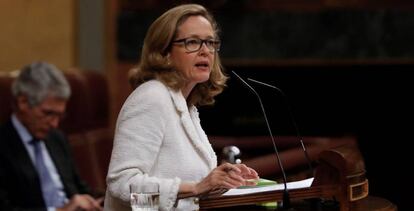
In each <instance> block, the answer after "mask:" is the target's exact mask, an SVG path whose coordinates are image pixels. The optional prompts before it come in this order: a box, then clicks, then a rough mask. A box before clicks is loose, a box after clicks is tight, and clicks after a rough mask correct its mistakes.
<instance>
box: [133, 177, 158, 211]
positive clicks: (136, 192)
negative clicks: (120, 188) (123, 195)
mask: <svg viewBox="0 0 414 211" xmlns="http://www.w3.org/2000/svg"><path fill="white" fill-rule="evenodd" d="M129 189H130V193H131V195H130V196H131V197H130V199H131V200H130V201H131V208H132V211H158V208H159V198H160V193H159V186H158V183H152V182H151V183H146V184H144V185H137V184H131V185H130V186H129Z"/></svg>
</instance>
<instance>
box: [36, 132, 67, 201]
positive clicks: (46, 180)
mask: <svg viewBox="0 0 414 211" xmlns="http://www.w3.org/2000/svg"><path fill="white" fill-rule="evenodd" d="M31 143H32V145H33V148H34V154H35V165H36V169H37V172H38V174H39V178H40V183H41V185H42V192H43V199H44V200H45V203H46V206H47V207H62V206H63V205H64V199H63V197H61V196H60V195H59V190H58V188H57V187H56V185H55V183H54V182H53V180H52V175H51V174H50V172H49V170H48V169H47V168H46V165H45V161H44V158H43V153H42V148H41V141H39V140H33V141H32V142H31Z"/></svg>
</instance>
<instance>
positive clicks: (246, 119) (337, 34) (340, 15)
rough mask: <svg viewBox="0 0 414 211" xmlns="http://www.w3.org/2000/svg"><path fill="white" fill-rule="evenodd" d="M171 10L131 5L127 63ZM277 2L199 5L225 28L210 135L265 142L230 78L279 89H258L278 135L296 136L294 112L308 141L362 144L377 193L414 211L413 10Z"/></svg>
mask: <svg viewBox="0 0 414 211" xmlns="http://www.w3.org/2000/svg"><path fill="white" fill-rule="evenodd" d="M166 2H167V3H163V2H158V3H155V4H152V5H149V6H148V5H146V6H145V5H144V6H142V5H141V6H138V5H137V4H134V3H133V1H124V3H125V4H124V7H123V8H122V9H121V12H120V13H119V16H118V29H117V33H118V35H117V36H118V59H119V60H120V61H121V62H126V63H128V62H132V63H133V62H137V61H138V58H139V52H140V50H141V46H142V41H143V38H144V36H145V33H146V30H147V28H148V27H149V25H150V23H152V21H153V20H155V18H156V17H157V16H158V15H160V14H161V13H162V12H164V11H165V10H166V8H169V7H170V6H172V5H176V4H177V3H171V1H166ZM195 2H197V1H195ZM213 2H215V3H213ZM275 2H276V3H269V1H266V0H260V1H249V0H244V1H212V2H207V3H205V2H202V1H201V2H200V1H199V2H197V3H201V4H204V5H205V6H207V7H208V8H210V10H211V11H212V12H213V14H214V15H215V17H216V19H217V21H218V22H219V25H220V28H221V32H220V38H221V40H222V43H223V44H222V48H221V51H220V55H221V57H222V61H223V64H224V67H225V69H226V72H227V74H228V75H229V76H230V80H229V83H228V87H227V88H226V89H225V91H224V92H223V93H222V94H221V95H219V96H218V97H217V98H216V104H215V106H214V107H203V108H201V109H200V116H201V119H202V125H203V127H204V129H205V131H206V133H207V134H208V135H230V136H253V135H267V134H268V132H267V130H266V126H265V124H264V120H263V116H262V114H261V110H260V106H259V103H258V101H257V98H256V97H255V96H254V95H253V94H252V93H251V92H250V91H249V90H248V89H247V88H246V87H245V86H244V85H242V84H241V83H240V82H239V81H237V79H236V78H235V77H234V76H233V75H231V74H230V71H231V70H234V71H235V72H237V73H238V74H239V75H240V76H242V77H243V78H245V79H246V78H248V77H249V78H253V79H257V80H260V81H263V82H266V83H269V84H273V85H275V86H277V87H279V88H280V89H282V90H283V91H284V92H285V94H286V98H284V97H282V96H281V95H280V94H278V93H277V92H275V91H273V90H270V89H268V88H264V87H260V86H257V85H255V86H254V87H255V88H256V89H257V91H258V92H259V93H260V94H261V96H262V99H263V102H264V104H265V107H266V111H267V113H268V115H269V122H270V124H271V126H272V130H273V133H274V135H296V132H295V130H294V128H293V125H292V122H291V119H290V118H291V117H290V115H289V112H288V111H289V110H288V109H291V111H292V113H293V115H294V118H295V120H296V122H297V125H298V127H299V131H300V133H301V135H302V136H343V135H353V136H355V137H357V139H358V144H359V146H360V150H361V152H362V154H363V156H364V159H365V163H366V168H367V176H368V179H369V183H370V194H371V195H376V196H382V197H385V198H387V199H389V200H390V201H392V202H393V203H395V204H396V205H397V206H398V208H399V210H410V209H409V207H411V203H410V199H409V198H408V197H409V194H404V193H405V192H409V191H410V190H411V189H412V188H413V185H412V182H410V180H411V179H412V178H413V176H414V175H413V173H410V172H411V170H409V169H410V168H411V166H412V163H411V160H413V159H412V158H411V157H412V156H411V154H412V152H411V151H412V150H411V144H412V143H410V142H412V133H413V131H414V130H413V123H412V120H413V111H412V109H413V102H412V100H413V99H412V98H413V94H412V92H413V90H414V83H413V82H412V79H413V77H412V76H411V75H412V73H413V71H414V69H413V68H414V48H413V47H412V46H413V43H414V9H413V8H414V7H413V5H412V3H408V1H398V2H395V3H394V2H391V1H378V2H377V3H373V2H371V1H367V0H364V1H359V2H362V3H360V4H358V3H355V2H354V3H355V4H354V5H353V4H352V3H350V5H348V3H346V2H345V1H331V3H332V2H334V4H333V6H332V5H331V6H329V5H328V6H326V5H323V4H321V2H322V3H323V2H325V3H326V2H327V1H310V2H309V1H292V2H290V1H289V2H288V1H275ZM335 2H336V3H337V4H335ZM341 2H342V3H341ZM344 2H345V3H344ZM347 2H348V1H347ZM351 2H352V1H351ZM390 2H391V3H390ZM154 5H155V6H154ZM267 5H268V6H267ZM285 102H288V107H289V108H288V107H287V105H286V104H285Z"/></svg>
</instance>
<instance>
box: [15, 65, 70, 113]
mask: <svg viewBox="0 0 414 211" xmlns="http://www.w3.org/2000/svg"><path fill="white" fill-rule="evenodd" d="M12 93H13V96H14V97H15V98H16V99H17V97H18V96H20V95H24V96H26V97H27V99H28V102H29V105H30V106H37V105H39V104H40V103H42V102H43V100H45V99H46V98H47V97H49V96H51V97H58V98H62V99H69V97H70V94H71V91H70V86H69V83H68V81H67V80H66V78H65V76H64V75H63V73H62V71H60V70H59V69H58V68H56V66H54V65H52V64H48V63H46V62H34V63H31V64H29V65H26V66H24V67H23V68H22V69H21V71H20V74H19V76H18V77H17V78H16V80H15V81H14V82H13V85H12Z"/></svg>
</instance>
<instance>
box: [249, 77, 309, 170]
mask: <svg viewBox="0 0 414 211" xmlns="http://www.w3.org/2000/svg"><path fill="white" fill-rule="evenodd" d="M247 80H248V81H251V82H254V83H257V84H260V85H263V86H266V87H269V88H272V89H275V90H276V91H278V92H279V93H280V94H282V97H283V99H284V103H285V106H286V108H287V109H288V112H289V116H290V119H291V121H292V124H293V127H294V128H295V132H296V136H297V137H298V138H299V141H300V144H301V146H302V150H303V153H304V155H305V159H306V161H307V162H308V167H309V172H310V174H311V175H312V176H314V175H315V170H314V168H313V166H312V162H311V159H310V157H309V154H308V151H307V150H306V147H305V144H304V143H303V138H302V136H301V134H300V132H299V129H298V125H297V124H296V121H295V118H294V116H293V112H292V109H291V108H290V106H289V103H288V102H287V97H286V95H285V93H284V92H283V91H282V90H281V89H279V88H278V87H276V86H273V85H270V84H267V83H264V82H261V81H258V80H254V79H251V78H247Z"/></svg>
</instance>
